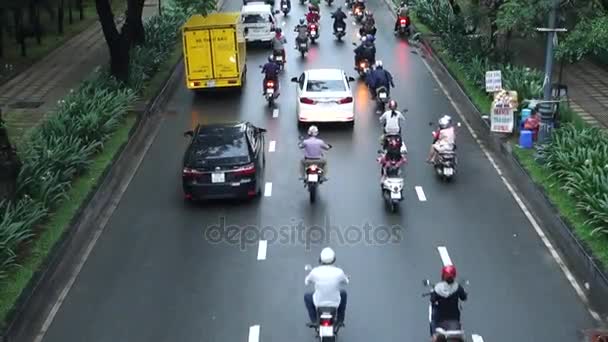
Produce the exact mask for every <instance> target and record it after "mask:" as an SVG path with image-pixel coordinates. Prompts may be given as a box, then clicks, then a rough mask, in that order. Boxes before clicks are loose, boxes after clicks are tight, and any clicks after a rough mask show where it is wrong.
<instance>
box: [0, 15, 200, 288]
mask: <svg viewBox="0 0 608 342" xmlns="http://www.w3.org/2000/svg"><path fill="white" fill-rule="evenodd" d="M188 15H189V13H187V12H185V11H183V10H182V9H180V8H167V9H165V10H164V11H163V15H162V16H154V17H152V18H150V19H149V20H147V21H146V22H145V23H144V28H145V32H146V41H145V43H144V44H142V45H141V46H137V47H135V48H134V49H133V50H132V52H131V73H130V79H129V82H128V84H122V83H120V82H118V81H117V80H116V79H115V78H114V77H112V76H110V75H109V73H108V71H107V70H105V69H98V70H95V72H93V74H92V75H90V77H89V78H88V79H86V80H85V81H84V82H83V83H82V84H81V86H80V87H79V88H78V89H77V90H73V91H71V92H70V94H69V95H68V96H66V97H65V98H64V99H63V100H61V101H59V103H58V106H57V109H56V111H55V112H54V113H53V115H51V116H50V118H49V119H48V120H46V121H44V122H43V123H41V124H40V125H39V126H37V127H36V128H34V129H32V130H31V131H29V132H28V133H27V136H26V137H25V139H23V142H22V144H21V146H19V150H20V153H19V156H20V159H21V161H22V164H23V166H22V169H21V171H20V173H19V175H18V179H17V196H16V199H15V200H13V201H6V200H5V201H3V202H1V203H0V213H1V214H2V219H1V221H0V279H5V278H6V277H7V276H8V274H9V272H10V271H11V270H12V269H13V268H14V267H17V266H18V261H19V256H20V254H21V253H23V252H27V246H28V243H29V242H31V241H32V239H34V238H35V237H36V236H37V233H38V232H39V230H40V229H44V222H45V220H46V219H47V218H48V217H49V215H52V213H53V211H54V210H55V209H56V208H57V206H58V205H59V204H61V202H62V201H63V200H64V199H65V198H66V196H67V191H68V190H69V189H70V187H71V184H72V182H73V181H74V179H75V178H76V177H78V176H80V175H82V174H83V173H84V172H85V171H87V169H88V168H89V166H90V165H91V163H92V160H93V157H94V156H95V155H96V154H97V153H99V152H100V151H101V150H102V149H103V146H104V143H105V142H106V141H107V140H108V138H110V136H111V135H112V134H113V133H114V132H115V131H116V129H117V128H118V126H119V125H120V123H121V121H122V120H123V119H124V117H125V115H126V113H127V112H128V110H129V107H130V105H131V104H133V102H134V101H135V100H136V99H137V97H138V95H139V94H140V93H141V91H142V89H143V87H144V85H145V84H146V81H148V80H149V79H150V78H151V77H152V76H153V75H154V74H155V73H156V72H157V71H158V68H159V66H160V65H161V64H162V63H163V62H164V60H165V59H166V58H167V57H168V56H169V55H170V53H171V52H172V49H173V48H174V46H175V44H176V42H177V41H178V35H179V29H180V27H181V25H182V24H183V23H184V22H185V20H186V19H187V17H188Z"/></svg>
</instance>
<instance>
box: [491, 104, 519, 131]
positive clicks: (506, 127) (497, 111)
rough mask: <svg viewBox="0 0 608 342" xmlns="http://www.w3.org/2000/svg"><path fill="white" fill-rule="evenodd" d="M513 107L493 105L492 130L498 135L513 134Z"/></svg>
mask: <svg viewBox="0 0 608 342" xmlns="http://www.w3.org/2000/svg"><path fill="white" fill-rule="evenodd" d="M514 120H515V119H514V115H513V107H512V106H511V105H510V104H508V103H504V104H503V103H497V102H493V103H492V113H491V114H490V122H491V130H492V132H496V133H511V132H513V126H514V124H513V123H514Z"/></svg>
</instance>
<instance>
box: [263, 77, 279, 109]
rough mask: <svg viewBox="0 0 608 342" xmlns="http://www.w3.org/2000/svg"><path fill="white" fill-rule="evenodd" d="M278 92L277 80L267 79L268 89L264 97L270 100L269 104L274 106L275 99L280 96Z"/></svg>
mask: <svg viewBox="0 0 608 342" xmlns="http://www.w3.org/2000/svg"><path fill="white" fill-rule="evenodd" d="M278 96H279V95H278V93H277V92H276V88H275V81H273V80H268V81H266V91H265V93H264V98H266V101H268V106H272V104H273V103H274V100H275V99H276V98H277V97H278Z"/></svg>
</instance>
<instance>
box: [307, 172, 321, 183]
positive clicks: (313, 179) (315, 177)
mask: <svg viewBox="0 0 608 342" xmlns="http://www.w3.org/2000/svg"><path fill="white" fill-rule="evenodd" d="M308 181H309V182H318V181H319V175H317V174H314V173H313V174H310V175H308Z"/></svg>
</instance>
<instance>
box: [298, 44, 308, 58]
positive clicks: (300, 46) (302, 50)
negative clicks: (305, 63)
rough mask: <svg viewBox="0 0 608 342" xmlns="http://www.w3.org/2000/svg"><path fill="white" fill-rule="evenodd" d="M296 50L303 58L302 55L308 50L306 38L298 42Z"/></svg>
mask: <svg viewBox="0 0 608 342" xmlns="http://www.w3.org/2000/svg"><path fill="white" fill-rule="evenodd" d="M298 51H300V54H301V55H302V58H304V56H305V55H306V53H307V52H308V40H306V41H305V42H304V41H301V42H299V43H298Z"/></svg>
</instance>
